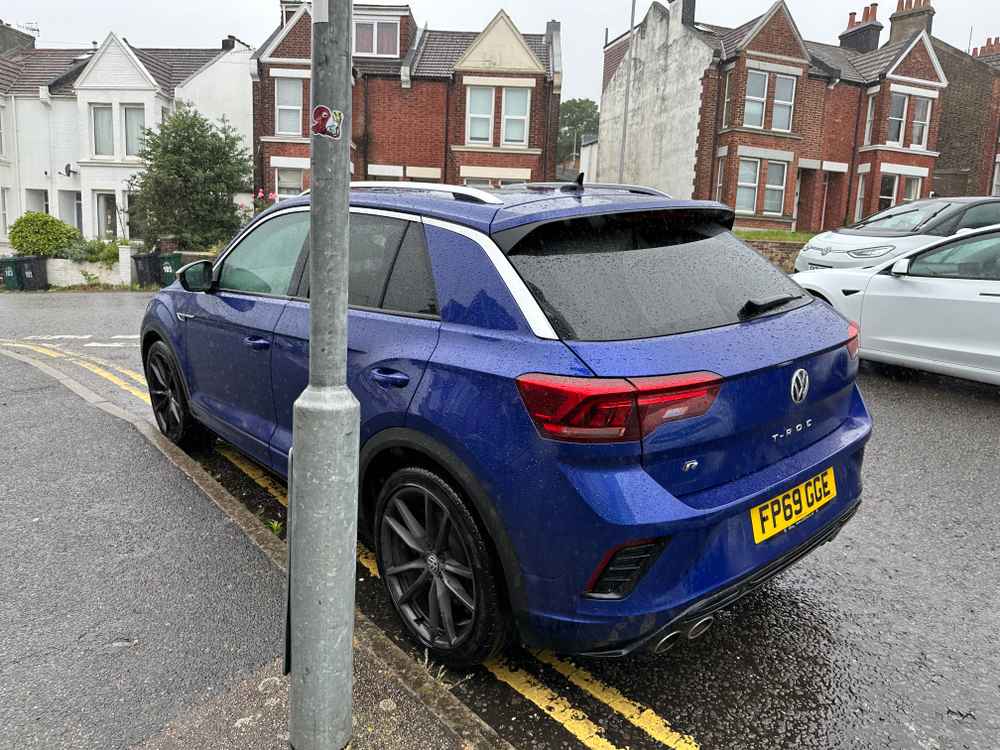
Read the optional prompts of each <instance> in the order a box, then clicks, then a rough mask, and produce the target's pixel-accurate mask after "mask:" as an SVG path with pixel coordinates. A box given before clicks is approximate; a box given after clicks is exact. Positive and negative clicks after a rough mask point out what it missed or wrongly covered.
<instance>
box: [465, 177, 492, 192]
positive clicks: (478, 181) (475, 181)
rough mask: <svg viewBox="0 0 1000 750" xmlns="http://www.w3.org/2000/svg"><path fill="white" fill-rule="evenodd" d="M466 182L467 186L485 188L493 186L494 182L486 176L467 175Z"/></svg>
mask: <svg viewBox="0 0 1000 750" xmlns="http://www.w3.org/2000/svg"><path fill="white" fill-rule="evenodd" d="M464 184H465V186H466V187H474V188H483V189H484V190H489V189H490V188H491V187H493V183H492V182H490V181H489V180H488V179H486V178H485V177H466V178H465V180H464Z"/></svg>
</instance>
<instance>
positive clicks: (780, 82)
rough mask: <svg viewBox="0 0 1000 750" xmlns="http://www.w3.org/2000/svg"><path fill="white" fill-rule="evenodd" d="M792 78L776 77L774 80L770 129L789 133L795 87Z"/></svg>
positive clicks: (794, 81)
mask: <svg viewBox="0 0 1000 750" xmlns="http://www.w3.org/2000/svg"><path fill="white" fill-rule="evenodd" d="M796 83H797V81H796V79H795V78H793V77H792V76H776V77H775V79H774V115H773V117H772V120H771V127H772V128H774V129H775V130H781V131H783V132H786V133H790V132H791V130H792V119H793V117H794V115H795V85H796Z"/></svg>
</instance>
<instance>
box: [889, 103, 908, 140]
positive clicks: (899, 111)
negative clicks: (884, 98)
mask: <svg viewBox="0 0 1000 750" xmlns="http://www.w3.org/2000/svg"><path fill="white" fill-rule="evenodd" d="M906 104H907V98H906V95H905V94H893V95H892V101H891V103H890V104H889V137H888V138H887V139H886V143H887V144H888V145H890V146H902V145H903V138H904V137H905V135H906Z"/></svg>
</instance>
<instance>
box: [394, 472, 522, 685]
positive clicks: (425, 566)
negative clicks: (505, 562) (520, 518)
mask: <svg viewBox="0 0 1000 750" xmlns="http://www.w3.org/2000/svg"><path fill="white" fill-rule="evenodd" d="M428 515H429V516H430V523H429V524H428V522H427V518H428ZM442 523H443V524H444V529H442ZM374 529H375V550H376V557H377V559H378V566H379V572H380V575H381V577H382V581H383V583H384V585H385V587H386V590H387V591H388V593H389V598H390V599H391V601H392V604H393V607H394V608H395V610H396V613H397V615H399V618H400V620H401V621H402V622H403V625H404V626H405V627H406V630H407V631H408V632H409V634H410V636H411V637H412V638H413V639H414V640H415V641H416V642H417V644H418V645H419V646H420V647H421V648H423V649H427V651H428V652H429V655H430V657H431V658H432V659H434V660H435V661H437V662H440V663H442V664H447V665H449V666H453V667H466V666H472V665H475V664H481V663H482V662H484V661H487V660H489V659H490V658H491V657H493V656H495V655H496V654H497V653H499V652H500V651H501V650H502V649H503V647H504V645H505V644H506V642H507V640H508V637H509V633H510V614H509V611H508V607H507V605H506V603H505V601H504V596H503V588H502V585H501V577H500V575H499V566H498V565H497V564H496V562H495V559H494V557H493V555H492V553H491V551H490V548H489V545H488V543H487V540H486V537H485V535H484V533H483V531H482V529H481V528H480V526H479V524H478V523H477V522H476V519H475V517H474V516H473V515H472V513H471V512H470V510H469V507H468V505H467V504H466V502H465V501H464V500H463V499H462V497H461V495H460V494H459V493H458V491H457V490H456V489H455V488H454V487H453V486H452V485H451V484H450V483H449V482H448V481H446V480H445V479H443V478H442V477H440V476H438V475H437V474H435V473H434V472H432V471H428V470H427V469H423V468H419V467H410V468H405V469H400V470H399V471H396V472H395V473H394V474H392V476H390V477H389V479H388V480H387V481H386V483H385V484H384V485H383V486H382V489H381V491H380V493H379V497H378V502H377V503H376V510H375V524H374Z"/></svg>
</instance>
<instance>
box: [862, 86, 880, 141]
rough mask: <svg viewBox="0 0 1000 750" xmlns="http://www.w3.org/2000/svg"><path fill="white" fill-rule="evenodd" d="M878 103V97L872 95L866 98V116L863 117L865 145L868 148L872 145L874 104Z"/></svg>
mask: <svg viewBox="0 0 1000 750" xmlns="http://www.w3.org/2000/svg"><path fill="white" fill-rule="evenodd" d="M877 102H878V97H877V96H876V95H875V94H872V95H871V96H869V97H868V114H867V115H866V116H865V145H866V146H870V145H871V143H872V131H874V129H875V104H876V103H877Z"/></svg>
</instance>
